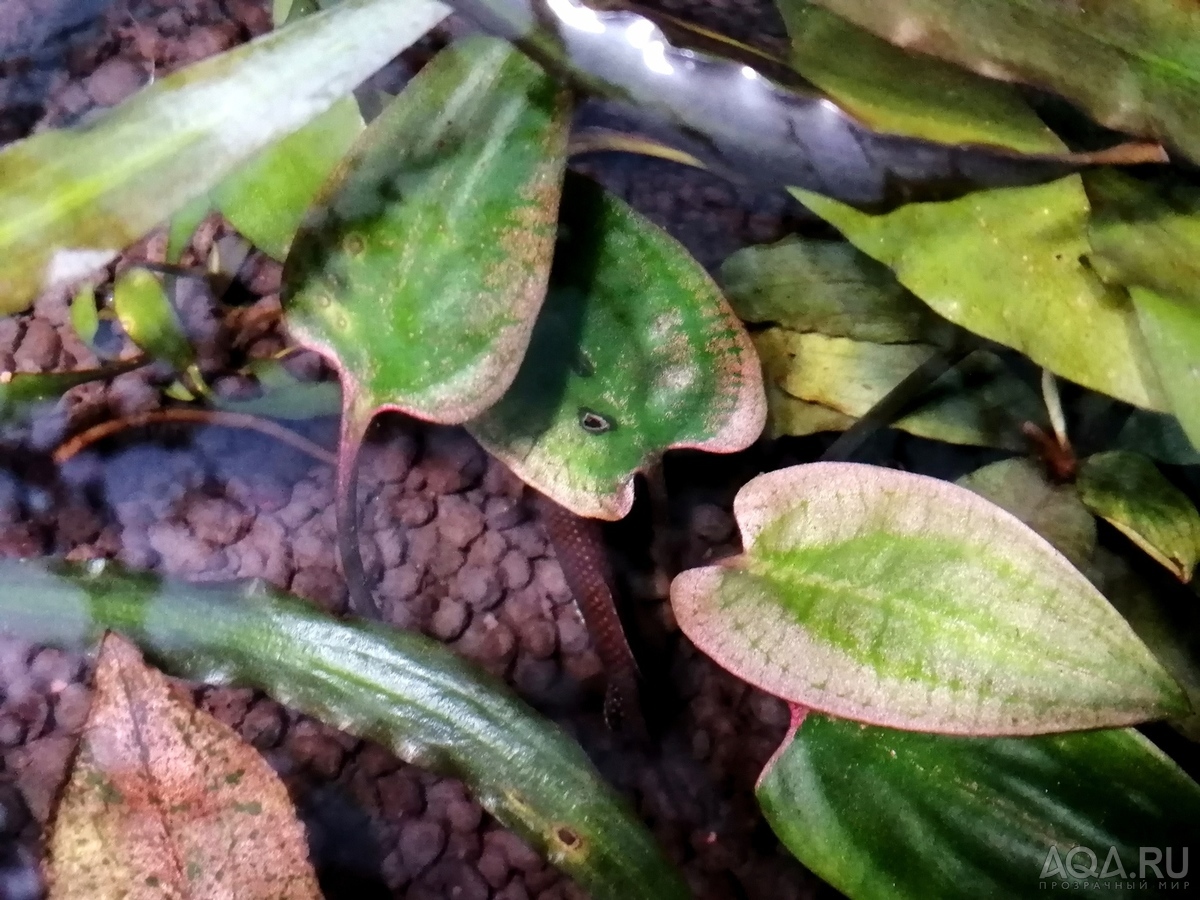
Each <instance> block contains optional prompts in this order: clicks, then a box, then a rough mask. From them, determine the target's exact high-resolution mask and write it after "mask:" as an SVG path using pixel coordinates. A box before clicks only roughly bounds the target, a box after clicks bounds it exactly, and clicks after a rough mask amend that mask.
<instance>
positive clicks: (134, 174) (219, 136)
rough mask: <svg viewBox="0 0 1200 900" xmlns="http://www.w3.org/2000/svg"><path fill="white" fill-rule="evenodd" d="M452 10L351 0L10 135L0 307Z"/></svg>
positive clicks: (288, 125)
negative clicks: (56, 126) (47, 126)
mask: <svg viewBox="0 0 1200 900" xmlns="http://www.w3.org/2000/svg"><path fill="white" fill-rule="evenodd" d="M447 12H448V10H447V8H446V7H445V6H443V5H442V4H440V3H434V2H429V0H344V2H342V3H341V4H339V5H338V7H337V8H335V9H330V10H328V11H327V12H323V13H320V14H319V15H315V16H311V17H309V18H307V19H305V20H304V21H302V22H297V23H296V24H295V25H292V26H289V27H287V28H285V29H281V30H280V31H277V32H274V33H272V34H269V35H266V36H264V37H262V38H259V39H258V40H255V41H253V42H251V43H250V44H247V45H245V46H242V47H238V48H235V49H233V50H230V51H229V52H227V53H222V54H221V55H219V56H217V57H214V58H212V59H207V60H204V61H202V62H199V63H197V64H195V65H194V66H190V67H188V68H187V69H184V70H183V71H180V72H176V73H174V74H172V75H169V76H168V77H166V78H163V79H162V80H160V81H158V82H156V83H155V84H153V85H152V86H150V87H148V88H146V89H144V90H142V91H139V92H138V93H137V94H136V95H134V96H133V97H132V98H130V99H129V100H128V101H126V102H125V103H123V104H122V105H121V106H119V107H117V108H116V109H114V110H113V111H111V112H109V113H107V114H106V115H105V116H103V117H102V118H101V119H99V120H97V121H95V122H92V123H89V124H88V125H87V126H85V127H81V128H78V129H74V130H71V131H48V132H45V133H42V134H37V135H34V136H33V137H30V138H28V139H26V140H23V141H18V142H16V143H14V144H11V145H9V146H8V147H5V148H4V149H3V151H0V313H10V312H16V311H19V310H21V309H24V308H25V307H26V306H28V305H29V303H30V302H31V301H32V300H33V298H34V296H36V294H37V293H38V291H40V290H42V289H43V288H44V287H50V286H52V285H55V284H61V283H66V282H69V281H71V280H74V279H76V278H82V277H85V276H87V275H88V274H89V273H90V272H92V271H94V270H95V269H98V268H100V267H101V266H103V265H105V264H106V263H107V262H108V261H109V260H111V259H112V258H113V257H114V256H116V254H117V253H118V251H120V250H121V249H123V248H124V247H126V246H127V245H129V244H131V243H133V242H134V241H135V240H137V239H138V238H140V237H142V235H144V234H145V233H146V232H148V231H149V230H150V229H152V228H154V227H155V226H156V225H159V224H160V223H161V222H163V221H164V220H166V219H167V218H169V217H170V216H171V215H173V214H174V213H175V212H176V211H178V210H180V209H182V208H183V206H184V205H185V204H187V203H188V202H189V201H191V200H192V199H193V198H195V197H198V196H200V195H201V194H203V193H204V192H205V191H207V190H208V189H209V188H211V187H213V186H215V185H216V184H218V183H219V182H220V181H221V180H222V179H224V178H225V177H226V176H227V175H229V174H230V173H231V172H232V171H233V170H234V169H236V168H237V167H238V166H239V165H241V164H242V163H244V162H245V161H246V160H248V159H250V158H251V157H252V156H253V155H254V154H256V153H258V152H259V151H260V150H262V149H263V148H264V147H266V146H268V145H270V144H271V143H272V142H274V141H276V140H278V139H279V138H281V137H283V136H284V135H287V134H290V133H291V132H293V131H295V130H296V129H297V128H299V127H300V126H302V125H303V124H304V123H306V122H308V121H309V120H310V119H312V118H313V117H314V116H317V115H319V114H320V113H322V112H324V111H325V110H326V109H328V108H329V107H330V106H331V105H332V104H333V103H334V102H335V101H336V100H337V98H338V97H341V96H343V95H344V94H345V93H346V92H347V91H349V90H351V89H352V88H354V87H355V85H357V84H358V83H359V82H361V81H362V80H364V79H365V78H367V76H369V75H370V74H371V73H373V72H374V71H375V70H376V69H378V68H379V67H380V66H382V65H383V64H384V63H386V62H387V61H388V60H389V59H391V58H392V57H393V56H395V55H396V53H398V52H399V51H400V50H403V49H404V48H405V47H407V46H408V45H409V44H411V43H412V42H413V41H415V40H416V39H417V38H419V37H420V36H421V35H423V34H424V33H425V32H426V31H428V30H429V29H430V28H432V27H433V26H434V25H436V24H437V23H438V22H439V21H440V20H441V19H442V18H444V17H445V15H446V13H447Z"/></svg>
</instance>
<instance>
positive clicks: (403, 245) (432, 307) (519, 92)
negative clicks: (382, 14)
mask: <svg viewBox="0 0 1200 900" xmlns="http://www.w3.org/2000/svg"><path fill="white" fill-rule="evenodd" d="M568 118H569V116H568V104H567V97H566V95H565V94H564V93H563V92H562V91H560V90H559V89H558V88H557V87H556V86H555V84H554V82H553V81H552V80H551V79H550V78H549V77H547V76H546V75H545V74H544V73H542V71H541V70H540V69H538V68H537V66H535V65H534V64H533V63H531V62H529V61H528V60H527V59H525V58H524V57H523V56H521V55H520V54H519V53H517V52H516V51H515V50H512V49H510V48H509V47H508V46H507V45H506V44H505V43H503V42H501V41H497V40H494V39H491V38H471V39H468V40H466V41H464V42H462V43H459V44H455V45H454V46H451V47H450V48H448V49H447V50H444V51H443V52H441V53H439V54H438V55H437V57H436V58H435V59H434V61H433V62H431V63H430V64H429V65H428V66H427V67H426V68H425V69H423V70H422V71H421V73H420V74H419V75H418V76H417V77H416V78H415V79H414V80H413V81H412V82H411V83H410V84H409V86H408V87H407V88H406V89H405V91H404V93H403V94H402V95H401V96H400V97H399V98H397V99H396V100H395V101H394V102H393V103H392V104H391V105H390V106H389V107H388V108H387V109H386V110H384V112H383V113H382V115H380V116H379V118H377V119H376V120H375V121H374V122H372V123H371V127H370V128H369V129H368V130H367V131H366V133H365V134H364V135H363V138H362V140H361V141H359V143H358V144H357V145H356V147H355V148H354V150H353V151H352V152H351V154H350V156H349V157H348V158H347V160H346V162H345V163H344V164H343V165H342V166H341V167H340V168H339V170H338V173H337V175H336V176H335V178H334V179H333V180H332V181H331V182H330V183H329V184H327V185H326V187H325V188H324V189H323V190H322V193H321V196H320V197H319V198H318V201H317V204H316V206H315V207H314V208H313V210H312V212H311V213H310V216H309V218H308V220H307V221H306V223H305V225H304V227H303V229H302V230H301V232H300V234H299V235H298V236H297V239H296V241H295V243H294V244H293V247H292V251H291V252H290V253H289V254H288V259H287V264H286V266H285V270H284V282H285V287H284V293H285V315H286V318H287V324H288V328H289V330H290V331H291V332H292V334H293V335H295V336H296V337H297V338H298V339H299V340H300V341H301V342H302V343H304V344H307V345H309V346H312V347H314V348H316V349H317V350H319V351H320V352H321V353H323V354H324V355H325V356H327V357H328V358H329V360H330V361H331V362H332V363H333V365H335V366H336V367H337V369H338V370H339V373H340V375H341V380H342V392H343V398H344V404H345V422H344V424H343V431H344V433H345V434H346V436H347V438H346V442H347V444H349V445H351V446H353V445H356V444H357V441H358V439H359V437H360V436H361V434H362V433H363V431H364V430H365V429H366V426H367V425H368V424H369V423H370V420H371V418H372V417H373V416H374V414H375V413H376V411H378V410H380V409H383V408H388V409H399V410H403V411H405V412H407V413H410V414H411V415H415V416H417V417H419V418H422V419H429V420H433V421H438V422H447V423H456V422H462V421H464V420H466V419H468V418H470V417H471V416H473V415H477V414H478V413H480V412H482V411H483V410H484V409H486V408H487V407H489V406H491V405H492V404H493V403H495V402H496V400H498V399H499V398H500V396H501V395H502V394H503V393H504V391H505V390H506V389H507V387H508V386H509V384H511V383H512V380H513V378H514V377H515V375H516V372H517V368H518V367H519V366H520V364H521V358H522V356H523V355H524V353H525V349H526V347H527V345H528V343H529V335H530V332H531V330H532V328H533V322H534V318H535V317H536V315H537V310H538V309H539V307H540V306H541V303H542V299H543V296H544V294H545V290H546V281H547V279H548V277H549V273H550V259H551V256H552V251H553V247H554V230H555V221H556V218H557V212H558V201H559V195H560V191H561V182H562V174H563V169H564V165H565V159H566V136H567V123H568Z"/></svg>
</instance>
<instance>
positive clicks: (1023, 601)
mask: <svg viewBox="0 0 1200 900" xmlns="http://www.w3.org/2000/svg"><path fill="white" fill-rule="evenodd" d="M734 515H735V516H736V518H737V520H738V523H739V525H740V527H741V530H742V537H743V541H744V544H745V547H746V551H745V553H744V554H743V555H742V556H739V557H736V558H734V559H732V560H729V561H726V562H725V563H723V564H722V565H719V566H711V567H707V568H703V569H693V570H691V571H688V572H684V573H683V574H682V575H680V576H678V577H677V578H676V579H675V581H674V583H673V584H672V585H671V602H672V606H673V607H674V609H675V615H676V618H677V619H678V620H679V624H680V627H681V628H682V629H683V631H684V633H685V634H687V635H688V637H690V638H691V639H692V640H693V641H694V642H695V643H696V645H697V646H699V647H700V648H701V649H702V650H704V651H705V652H706V653H708V654H709V655H711V656H712V657H713V658H714V659H716V660H717V661H718V662H720V663H721V664H722V665H723V666H725V667H726V668H728V669H729V670H730V671H732V672H734V673H735V674H737V675H739V676H740V677H742V678H744V679H746V680H747V681H749V682H751V683H752V684H756V685H758V686H759V687H761V688H763V689H764V690H767V691H770V692H771V693H774V694H777V695H779V696H781V697H784V698H785V699H788V700H790V701H792V702H794V703H798V704H800V705H803V706H806V707H809V708H812V709H817V710H822V711H824V712H828V713H831V714H833V715H837V716H841V717H844V718H849V719H855V720H858V721H862V722H868V723H872V724H881V725H888V726H891V727H896V728H905V729H911V730H915V731H935V732H944V733H951V734H976V735H988V734H996V735H999V734H1037V733H1042V732H1052V731H1068V730H1074V729H1083V728H1099V727H1105V726H1112V725H1120V724H1129V723H1133V722H1140V721H1143V720H1146V719H1153V718H1162V717H1164V716H1168V715H1172V714H1176V713H1179V712H1181V711H1183V710H1185V709H1186V708H1187V704H1186V701H1185V700H1184V698H1183V695H1182V692H1181V690H1180V688H1179V686H1178V685H1177V684H1175V682H1174V681H1172V680H1171V678H1170V676H1169V675H1167V673H1166V672H1165V671H1164V670H1163V669H1162V667H1161V666H1160V665H1159V664H1158V662H1157V661H1156V660H1155V659H1154V657H1153V656H1152V655H1151V654H1150V653H1149V651H1148V650H1147V649H1146V648H1145V647H1144V646H1143V645H1142V643H1141V642H1140V641H1139V640H1138V639H1137V637H1136V636H1135V635H1134V633H1133V632H1132V631H1131V630H1130V628H1129V626H1128V625H1127V624H1126V623H1125V621H1124V620H1123V619H1122V618H1121V616H1120V615H1119V614H1118V613H1117V612H1116V611H1115V610H1114V609H1113V608H1112V607H1111V606H1110V605H1109V604H1108V602H1107V601H1106V600H1105V599H1104V597H1103V596H1101V595H1100V593H1099V592H1098V591H1096V589H1095V588H1094V587H1092V585H1091V584H1090V583H1089V582H1088V580H1087V579H1086V578H1085V577H1084V576H1083V575H1082V574H1080V573H1079V572H1078V571H1077V570H1076V569H1074V568H1073V567H1072V566H1071V564H1070V563H1069V562H1068V561H1067V560H1066V559H1065V558H1064V557H1063V556H1062V555H1060V554H1059V553H1058V551H1057V550H1055V549H1054V548H1053V547H1052V546H1051V545H1050V544H1049V543H1047V542H1046V541H1045V540H1043V539H1042V538H1041V537H1039V536H1038V535H1037V534H1035V533H1034V532H1033V531H1031V530H1030V529H1029V528H1028V527H1026V526H1025V525H1024V524H1022V523H1021V522H1020V521H1019V520H1018V519H1016V518H1015V517H1013V516H1012V515H1010V514H1009V513H1007V512H1005V511H1004V510H1002V509H1000V508H999V507H997V506H995V505H993V504H991V503H989V502H987V501H986V500H984V499H983V498H981V497H979V496H977V495H976V494H974V493H972V492H971V491H968V490H965V489H964V488H960V487H956V486H955V485H953V484H949V483H947V482H944V481H939V480H936V479H933V478H927V477H925V476H921V475H913V474H910V473H905V472H898V471H893V470H890V469H882V468H878V467H874V466H864V465H859V464H854V463H815V464H812V465H806V466H795V467H792V468H790V469H782V470H779V471H776V472H771V473H768V474H766V475H761V476H759V477H758V478H755V479H753V480H752V481H750V482H749V483H748V484H747V485H746V486H745V487H743V488H742V489H741V491H739V492H738V495H737V498H736V500H735V501H734Z"/></svg>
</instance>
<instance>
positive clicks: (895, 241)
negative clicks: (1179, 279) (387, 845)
mask: <svg viewBox="0 0 1200 900" xmlns="http://www.w3.org/2000/svg"><path fill="white" fill-rule="evenodd" d="M783 9H784V11H785V13H786V14H787V16H788V22H789V28H790V33H791V36H792V46H793V55H792V61H793V63H794V64H795V66H796V68H797V69H798V70H799V71H800V73H801V74H802V75H804V76H805V77H806V78H808V79H809V80H811V81H813V82H814V83H815V84H817V85H818V86H819V87H821V88H822V89H824V90H827V91H828V92H829V93H830V94H832V95H833V96H834V97H835V99H837V100H838V101H839V102H841V103H844V104H847V105H848V106H852V107H854V108H855V109H856V111H857V112H859V114H860V115H863V116H864V118H865V120H866V122H867V124H869V125H870V126H871V127H873V128H877V129H880V130H883V131H888V132H894V133H907V132H908V131H910V130H915V131H917V132H919V133H920V134H921V135H922V136H925V137H930V136H934V135H939V134H940V135H944V137H945V139H948V140H962V139H964V138H968V139H971V140H975V141H980V142H984V143H990V144H995V145H999V146H1008V147H1012V148H1014V149H1021V150H1024V151H1029V150H1033V149H1037V148H1041V149H1042V150H1044V151H1046V152H1056V151H1059V150H1061V149H1062V144H1061V142H1060V141H1059V140H1058V139H1057V138H1056V137H1055V136H1054V134H1053V133H1052V132H1051V131H1050V130H1049V129H1048V128H1046V127H1045V125H1043V124H1042V123H1041V122H1040V120H1039V119H1038V118H1037V117H1036V116H1035V115H1034V114H1033V112H1032V111H1031V110H1030V109H1028V107H1026V106H1025V105H1024V104H1023V101H1022V100H1021V99H1020V96H1019V94H1018V93H1017V92H1016V90H1015V89H1013V88H1011V87H1006V86H1002V85H997V84H995V83H991V82H987V81H985V80H984V79H981V78H978V77H977V76H974V75H972V74H971V73H969V72H955V71H954V70H953V69H951V68H949V67H947V66H946V65H945V64H944V63H941V62H938V61H937V60H930V59H928V58H919V57H912V56H908V55H907V54H904V53H903V52H901V51H899V50H897V49H895V48H893V47H888V46H887V45H885V44H883V43H882V42H880V41H879V40H878V39H877V38H874V37H872V36H871V35H869V34H866V33H864V32H862V31H860V30H858V29H856V28H855V27H854V26H853V25H850V24H849V23H846V22H841V21H839V20H837V19H836V18H834V17H831V16H829V15H828V14H827V13H824V12H822V11H820V10H815V9H813V8H811V7H809V6H807V4H804V3H802V2H800V0H789V2H788V3H787V4H786V5H784V7H783ZM860 58H861V60H862V61H863V64H862V66H861V67H859V65H858V63H859V60H860ZM851 60H853V61H854V66H853V67H852V66H851V65H850V62H849V61H851ZM868 65H869V68H868ZM918 111H923V112H920V114H918ZM792 193H793V194H795V195H796V196H797V197H798V198H799V199H800V200H801V201H802V202H803V203H804V204H805V205H807V206H809V207H810V208H811V209H812V210H813V211H814V212H816V213H817V214H818V215H820V216H821V217H822V218H824V219H826V220H828V221H829V222H830V223H831V224H833V225H834V226H835V227H836V228H838V229H839V230H840V231H841V232H842V233H843V234H845V235H846V237H847V238H849V240H850V241H851V242H852V243H854V244H855V246H857V247H858V248H859V249H860V250H863V251H864V252H866V253H867V254H868V255H870V256H871V257H873V258H874V259H876V260H878V261H879V262H881V263H883V264H885V265H886V266H888V267H889V268H890V269H892V271H893V272H894V273H895V274H896V277H897V278H898V279H899V281H900V282H901V283H902V284H903V285H904V286H905V287H907V288H908V289H909V290H911V291H912V292H913V293H914V294H916V295H917V296H918V297H920V298H921V300H923V301H924V302H925V303H927V304H928V305H929V306H930V307H932V308H933V310H934V311H935V312H937V313H939V314H940V315H942V316H944V317H945V318H947V319H949V320H950V321H951V322H954V323H955V324H957V325H961V326H962V327H964V328H966V329H968V330H970V331H972V332H974V333H976V334H979V335H982V336H983V337H986V338H989V339H991V340H994V341H997V342H999V343H1001V344H1005V345H1007V346H1010V347H1013V348H1014V349H1016V350H1019V351H1021V352H1022V353H1025V354H1026V355H1027V356H1029V357H1030V358H1032V359H1033V360H1034V361H1035V362H1037V363H1038V364H1039V365H1042V366H1044V367H1045V368H1048V369H1050V370H1052V371H1054V372H1055V373H1057V374H1059V375H1062V376H1063V377H1065V378H1069V379H1071V380H1072V381H1076V382H1078V383H1080V384H1082V385H1084V386H1085V387H1090V388H1092V389H1094V390H1097V391H1101V392H1103V393H1107V394H1111V395H1112V396H1114V397H1118V398H1120V399H1122V400H1125V401H1127V402H1129V403H1132V404H1134V405H1138V406H1145V407H1150V408H1154V409H1163V408H1165V403H1166V399H1165V397H1164V396H1163V394H1162V389H1161V388H1160V386H1159V384H1158V382H1157V379H1156V378H1155V376H1154V366H1153V363H1152V362H1151V360H1150V359H1149V358H1148V356H1147V354H1146V351H1145V348H1144V346H1143V345H1142V342H1141V337H1140V334H1139V331H1138V324H1137V320H1136V317H1135V314H1134V310H1133V308H1132V306H1131V304H1130V303H1129V301H1128V298H1127V297H1126V296H1125V294H1124V292H1123V291H1122V290H1120V289H1118V288H1114V287H1109V286H1106V285H1104V284H1103V283H1102V282H1101V281H1100V279H1099V278H1097V277H1096V274H1095V273H1094V272H1093V271H1092V270H1091V269H1090V268H1088V267H1087V266H1086V265H1085V264H1084V263H1083V262H1081V257H1083V256H1084V255H1085V254H1086V253H1087V251H1088V246H1089V245H1088V241H1087V235H1086V225H1087V219H1088V214H1089V211H1090V208H1089V205H1088V199H1087V195H1086V194H1085V193H1084V190H1083V185H1082V182H1081V180H1080V179H1079V177H1078V176H1070V177H1067V178H1063V179H1060V180H1059V181H1056V182H1053V183H1051V184H1046V185H1039V186H1036V187H1025V188H1010V189H1004V190H993V191H987V192H984V193H977V194H972V195H970V196H967V197H964V198H962V199H959V200H954V201H949V202H945V203H914V204H909V205H907V206H904V207H901V208H900V209H898V210H896V211H895V212H892V213H889V214H886V215H869V214H867V213H863V212H859V211H857V210H854V209H852V208H850V207H848V206H845V205H843V204H841V203H838V202H836V201H833V200H829V199H826V198H824V197H821V196H818V195H817V194H813V193H811V192H806V191H800V190H793V191H792Z"/></svg>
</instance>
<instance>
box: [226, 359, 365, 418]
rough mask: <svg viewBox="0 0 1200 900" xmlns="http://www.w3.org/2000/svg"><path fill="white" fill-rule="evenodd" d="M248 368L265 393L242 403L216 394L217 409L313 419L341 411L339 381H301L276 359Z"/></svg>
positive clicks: (254, 363)
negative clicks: (337, 382)
mask: <svg viewBox="0 0 1200 900" xmlns="http://www.w3.org/2000/svg"><path fill="white" fill-rule="evenodd" d="M247 368H248V371H249V374H251V375H253V376H254V377H255V379H256V380H257V381H258V385H259V388H260V390H261V392H262V393H261V394H260V395H259V396H257V397H248V398H245V399H240V400H236V399H230V398H226V397H217V396H215V395H214V396H212V397H210V398H209V399H210V401H211V402H212V404H213V406H215V407H216V408H217V409H224V410H228V411H230V412H239V413H248V414H250V415H254V416H266V417H268V418H271V419H313V418H316V417H318V416H336V415H337V414H338V413H339V412H340V411H341V408H342V392H341V389H340V388H338V386H337V384H336V383H335V382H332V381H301V380H299V379H298V378H296V377H294V376H293V375H292V374H291V373H290V372H289V371H288V370H287V369H286V368H285V367H284V366H283V364H282V363H281V362H279V361H278V360H274V359H268V360H256V361H255V362H252V363H251V364H250V365H249V366H248V367H247Z"/></svg>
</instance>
